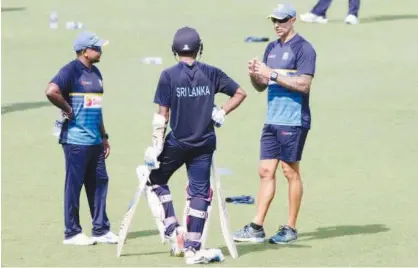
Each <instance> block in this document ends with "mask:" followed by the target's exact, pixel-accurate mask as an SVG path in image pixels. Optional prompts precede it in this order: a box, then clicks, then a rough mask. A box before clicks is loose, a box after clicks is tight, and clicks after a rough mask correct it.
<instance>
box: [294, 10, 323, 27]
mask: <svg viewBox="0 0 418 268" xmlns="http://www.w3.org/2000/svg"><path fill="white" fill-rule="evenodd" d="M299 19H300V20H301V21H303V22H310V23H320V24H326V23H328V19H327V18H325V17H323V16H318V15H315V14H313V13H311V12H308V13H305V14H301V15H300V16H299Z"/></svg>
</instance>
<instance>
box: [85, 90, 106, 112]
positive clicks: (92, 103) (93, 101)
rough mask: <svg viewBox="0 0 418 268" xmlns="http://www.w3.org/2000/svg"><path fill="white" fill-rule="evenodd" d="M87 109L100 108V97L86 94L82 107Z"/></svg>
mask: <svg viewBox="0 0 418 268" xmlns="http://www.w3.org/2000/svg"><path fill="white" fill-rule="evenodd" d="M83 108H87V109H94V108H96V109H97V108H102V96H101V95H94V94H87V95H85V96H84V107H83Z"/></svg>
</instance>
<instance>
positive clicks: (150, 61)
mask: <svg viewBox="0 0 418 268" xmlns="http://www.w3.org/2000/svg"><path fill="white" fill-rule="evenodd" d="M141 62H142V63H144V64H155V65H159V64H162V63H163V59H161V58H159V57H146V58H142V59H141Z"/></svg>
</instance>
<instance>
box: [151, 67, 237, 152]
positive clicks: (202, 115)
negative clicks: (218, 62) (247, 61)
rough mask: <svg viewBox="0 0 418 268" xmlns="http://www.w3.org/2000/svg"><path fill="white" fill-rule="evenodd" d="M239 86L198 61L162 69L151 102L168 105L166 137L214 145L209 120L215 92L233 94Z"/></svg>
mask: <svg viewBox="0 0 418 268" xmlns="http://www.w3.org/2000/svg"><path fill="white" fill-rule="evenodd" d="M238 88H239V85H238V84H237V83H236V82H235V81H234V80H232V79H231V78H230V77H229V76H228V75H226V74H225V73H224V72H223V71H222V70H220V69H218V68H216V67H213V66H211V65H208V64H204V63H201V62H197V61H196V62H194V63H193V64H192V65H188V64H186V63H184V62H179V63H178V64H176V65H174V66H172V67H170V68H167V69H165V70H164V71H163V72H162V73H161V76H160V80H159V82H158V86H157V90H156V93H155V97H154V103H156V104H158V105H160V106H164V107H169V108H170V114H171V115H170V128H171V132H170V133H169V135H168V138H169V139H172V140H173V141H174V142H178V143H179V144H180V145H183V146H186V147H200V146H206V145H210V146H216V137H215V131H214V126H213V121H212V110H213V107H214V103H215V94H217V93H223V94H226V95H228V96H233V95H234V94H235V92H236V91H237V89H238Z"/></svg>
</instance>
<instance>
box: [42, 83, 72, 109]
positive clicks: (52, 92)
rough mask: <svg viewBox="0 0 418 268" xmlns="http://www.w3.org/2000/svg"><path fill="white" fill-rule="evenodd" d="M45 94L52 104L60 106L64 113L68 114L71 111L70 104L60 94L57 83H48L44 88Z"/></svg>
mask: <svg viewBox="0 0 418 268" xmlns="http://www.w3.org/2000/svg"><path fill="white" fill-rule="evenodd" d="M45 95H46V97H47V98H48V100H49V101H50V102H51V103H52V104H54V105H55V106H56V107H58V108H60V109H61V110H62V111H64V112H65V113H68V114H69V113H71V112H72V108H71V106H70V104H68V102H67V101H66V100H65V99H64V97H63V96H62V94H61V91H60V89H59V87H58V85H56V84H54V83H49V84H48V86H47V87H46V89H45Z"/></svg>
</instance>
